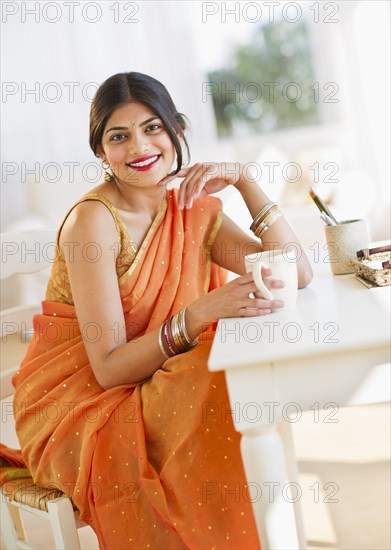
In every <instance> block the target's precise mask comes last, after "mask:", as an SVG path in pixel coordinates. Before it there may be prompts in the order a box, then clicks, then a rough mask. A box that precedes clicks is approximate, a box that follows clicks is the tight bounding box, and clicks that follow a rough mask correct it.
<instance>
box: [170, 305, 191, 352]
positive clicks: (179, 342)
mask: <svg viewBox="0 0 391 550" xmlns="http://www.w3.org/2000/svg"><path fill="white" fill-rule="evenodd" d="M172 323H173V324H174V326H173V330H172V332H173V337H174V341H175V345H176V347H177V349H178V353H183V352H184V351H187V349H188V346H187V345H186V342H185V340H184V338H183V337H182V335H181V333H180V330H179V315H178V313H177V314H176V315H174V317H173V320H172Z"/></svg>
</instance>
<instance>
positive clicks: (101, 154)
mask: <svg viewBox="0 0 391 550" xmlns="http://www.w3.org/2000/svg"><path fill="white" fill-rule="evenodd" d="M96 152H97V154H98V157H99V158H100V160H101V161H102V162H105V161H106V155H105V152H104V151H103V148H102V147H101V146H99V147H97V149H96Z"/></svg>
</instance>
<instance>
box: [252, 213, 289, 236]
mask: <svg viewBox="0 0 391 550" xmlns="http://www.w3.org/2000/svg"><path fill="white" fill-rule="evenodd" d="M282 215H283V213H282V212H281V210H278V211H277V212H276V213H275V214H274V215H273V216H272V217H271V218H270V219H269V220H268V221H267V223H264V224H262V227H261V228H260V229H259V231H257V237H259V238H261V237H262V235H263V234H264V233H265V232H266V231H267V230H268V229H270V227H271V226H272V225H273V223H274V222H275V221H277V220H278V218H281V216H282Z"/></svg>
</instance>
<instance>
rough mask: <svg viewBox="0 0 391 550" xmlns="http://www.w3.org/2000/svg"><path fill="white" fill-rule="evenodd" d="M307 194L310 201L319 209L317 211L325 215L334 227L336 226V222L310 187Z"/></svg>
mask: <svg viewBox="0 0 391 550" xmlns="http://www.w3.org/2000/svg"><path fill="white" fill-rule="evenodd" d="M309 193H310V197H311V199H312V200H313V201H314V203H315V204H316V206H317V207H318V208H319V210H320V211H321V212H323V213H324V214H326V216H328V217H329V218H330V219H331V220H332V221H333V222H334V223H335V224H336V225H338V222H337V220H336V219H335V218H334V216H333V215H332V213H331V212H330V210H329V209H328V208H327V206H326V205H325V204H324V203H323V202H322V201H321V199H320V198H319V197H318V195H317V194H316V193H315V191H314V190H313V189H312V187H310V191H309Z"/></svg>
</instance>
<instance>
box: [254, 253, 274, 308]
mask: <svg viewBox="0 0 391 550" xmlns="http://www.w3.org/2000/svg"><path fill="white" fill-rule="evenodd" d="M256 267H257V269H253V270H252V272H253V277H254V282H255V284H256V285H257V287H258V289H259V291H260V292H261V294H262V296H263V298H265V299H266V300H273V294H272V293H271V291H270V290H269V289H268V288H267V286H266V285H265V283H264V282H263V279H262V275H261V270H262V268H263V267H265V268H269V266H268V265H267V264H266V263H264V262H259V263H257V266H256ZM258 267H259V269H258Z"/></svg>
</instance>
